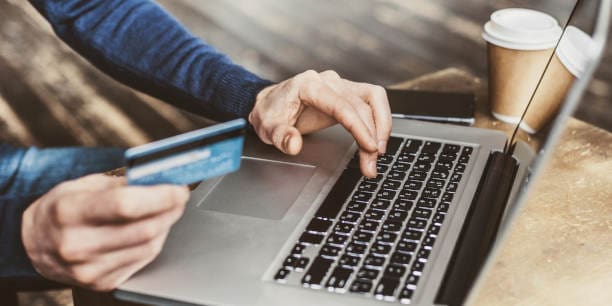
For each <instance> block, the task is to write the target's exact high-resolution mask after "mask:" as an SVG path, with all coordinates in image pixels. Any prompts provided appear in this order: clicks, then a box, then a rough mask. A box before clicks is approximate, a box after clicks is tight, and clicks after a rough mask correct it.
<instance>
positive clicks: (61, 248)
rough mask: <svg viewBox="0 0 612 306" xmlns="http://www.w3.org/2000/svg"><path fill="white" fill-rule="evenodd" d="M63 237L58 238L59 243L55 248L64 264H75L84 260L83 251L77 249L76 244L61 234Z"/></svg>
mask: <svg viewBox="0 0 612 306" xmlns="http://www.w3.org/2000/svg"><path fill="white" fill-rule="evenodd" d="M62 235H63V236H64V237H63V238H60V239H61V240H60V242H59V244H58V247H57V255H58V256H59V257H60V258H61V259H62V260H63V261H66V262H76V261H81V260H84V259H86V254H85V250H83V249H82V248H80V247H79V245H78V244H77V243H74V242H72V241H73V240H72V239H71V238H66V237H69V235H67V234H62Z"/></svg>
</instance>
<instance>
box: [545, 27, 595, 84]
mask: <svg viewBox="0 0 612 306" xmlns="http://www.w3.org/2000/svg"><path fill="white" fill-rule="evenodd" d="M593 48H594V42H593V38H592V37H591V36H589V35H588V34H587V33H584V32H583V31H582V30H580V29H578V28H577V27H574V26H568V27H567V28H566V29H565V33H563V37H561V41H560V42H559V47H557V50H556V51H555V53H556V54H557V57H558V58H559V60H560V61H561V63H563V65H564V66H565V68H567V70H568V71H569V72H570V73H571V74H573V75H574V76H575V77H576V78H580V77H581V76H582V75H583V74H584V70H585V69H586V67H587V65H588V64H589V60H590V54H592V49H593Z"/></svg>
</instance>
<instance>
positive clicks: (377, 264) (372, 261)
mask: <svg viewBox="0 0 612 306" xmlns="http://www.w3.org/2000/svg"><path fill="white" fill-rule="evenodd" d="M384 264H385V258H384V257H379V256H374V255H372V254H370V255H368V256H367V257H366V258H365V260H364V262H363V265H364V266H366V267H370V268H372V269H382V266H383V265H384Z"/></svg>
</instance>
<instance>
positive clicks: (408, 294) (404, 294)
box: [399, 288, 414, 304]
mask: <svg viewBox="0 0 612 306" xmlns="http://www.w3.org/2000/svg"><path fill="white" fill-rule="evenodd" d="M413 294H414V289H410V288H403V289H402V290H401V291H400V294H399V300H400V303H402V304H410V301H411V300H412V295H413Z"/></svg>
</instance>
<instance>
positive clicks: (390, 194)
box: [376, 189, 395, 200]
mask: <svg viewBox="0 0 612 306" xmlns="http://www.w3.org/2000/svg"><path fill="white" fill-rule="evenodd" d="M376 198H377V199H383V200H393V198H395V191H393V190H388V189H382V190H380V191H379V192H378V194H377V195H376Z"/></svg>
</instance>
